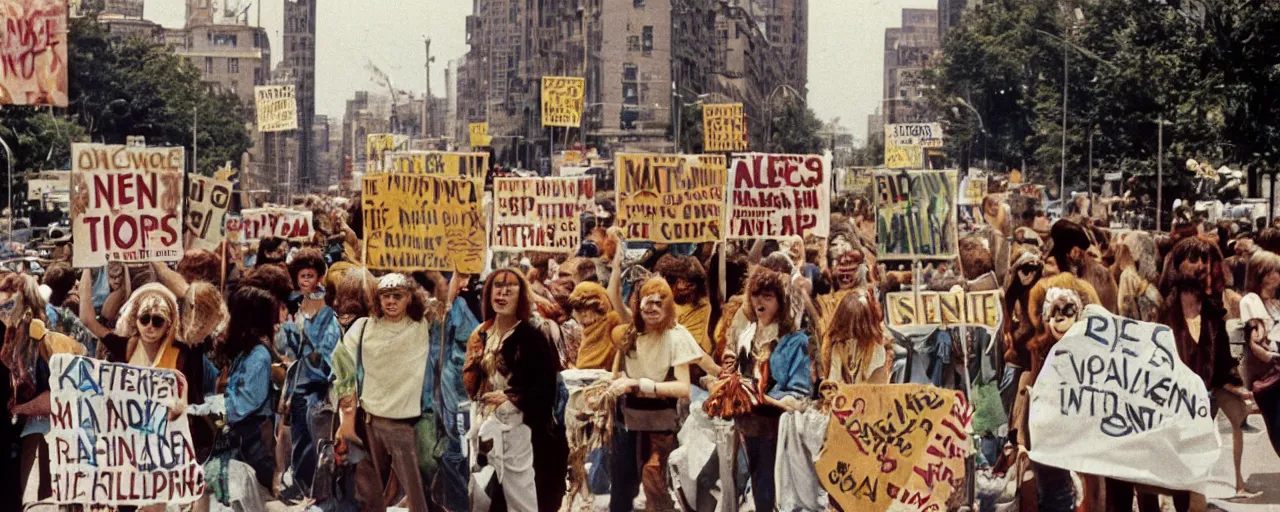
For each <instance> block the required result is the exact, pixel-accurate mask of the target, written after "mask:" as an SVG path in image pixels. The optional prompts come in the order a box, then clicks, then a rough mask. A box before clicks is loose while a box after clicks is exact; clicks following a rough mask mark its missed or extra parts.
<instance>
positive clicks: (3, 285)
mask: <svg viewBox="0 0 1280 512" xmlns="http://www.w3.org/2000/svg"><path fill="white" fill-rule="evenodd" d="M0 292H6V293H10V294H13V295H14V296H15V297H14V300H16V301H17V302H18V303H17V304H16V305H14V311H13V312H12V313H11V314H10V315H9V317H8V318H7V319H5V323H6V325H5V327H6V329H5V333H4V346H3V347H0V360H2V361H3V362H4V364H5V366H7V367H9V380H10V385H12V386H13V391H14V392H13V394H12V395H10V396H9V407H10V408H12V407H13V406H14V405H16V404H18V403H20V402H21V401H26V400H30V399H31V398H34V396H35V390H36V386H35V380H34V379H35V363H36V360H37V359H38V358H39V357H40V342H39V340H33V339H31V336H30V325H31V321H32V320H33V319H35V320H40V321H42V322H44V323H45V325H48V324H49V320H48V318H47V317H45V314H44V298H42V297H41V296H40V284H39V283H38V282H37V281H36V278H34V277H31V276H30V275H27V274H18V273H10V274H8V275H5V276H4V277H3V278H2V279H0ZM85 300H88V299H85Z"/></svg>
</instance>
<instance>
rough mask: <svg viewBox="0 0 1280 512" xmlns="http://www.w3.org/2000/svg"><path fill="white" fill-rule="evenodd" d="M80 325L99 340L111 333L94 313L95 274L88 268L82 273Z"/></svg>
mask: <svg viewBox="0 0 1280 512" xmlns="http://www.w3.org/2000/svg"><path fill="white" fill-rule="evenodd" d="M80 323H82V324H84V328H85V329H88V330H89V332H90V333H93V335H94V336H96V337H97V338H98V339H102V338H103V337H104V336H106V335H107V334H108V333H110V332H111V330H110V329H107V328H106V327H105V326H103V325H102V323H100V322H98V315H97V314H95V313H94V311H93V272H91V271H90V270H89V269H87V268H86V269H84V271H83V272H81V273H80Z"/></svg>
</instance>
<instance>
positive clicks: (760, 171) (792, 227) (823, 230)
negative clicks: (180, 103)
mask: <svg viewBox="0 0 1280 512" xmlns="http://www.w3.org/2000/svg"><path fill="white" fill-rule="evenodd" d="M730 169H731V171H732V175H731V176H730V182H729V199H730V204H729V238H735V239H751V238H774V239H778V238H790V237H795V236H808V235H814V236H820V237H825V236H827V234H828V232H829V231H830V225H831V185H830V184H831V159H830V158H827V157H823V156H818V155H777V154H765V153H747V154H739V155H734V157H733V161H732V162H731V165H730Z"/></svg>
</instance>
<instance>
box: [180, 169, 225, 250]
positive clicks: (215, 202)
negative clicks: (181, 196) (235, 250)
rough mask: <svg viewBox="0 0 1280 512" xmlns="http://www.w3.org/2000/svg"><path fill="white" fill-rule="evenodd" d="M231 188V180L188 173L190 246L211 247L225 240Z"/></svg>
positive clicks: (188, 229) (211, 248) (209, 248)
mask: <svg viewBox="0 0 1280 512" xmlns="http://www.w3.org/2000/svg"><path fill="white" fill-rule="evenodd" d="M231 188H232V184H231V182H230V181H223V180H218V179H215V178H210V177H207V176H198V175H191V176H188V178H187V225H186V228H187V233H188V234H190V235H191V240H190V241H191V246H190V247H188V249H206V250H210V251H212V250H215V249H217V247H218V244H220V243H222V239H223V238H224V235H223V226H224V221H225V218H226V216H227V208H229V207H230V206H231Z"/></svg>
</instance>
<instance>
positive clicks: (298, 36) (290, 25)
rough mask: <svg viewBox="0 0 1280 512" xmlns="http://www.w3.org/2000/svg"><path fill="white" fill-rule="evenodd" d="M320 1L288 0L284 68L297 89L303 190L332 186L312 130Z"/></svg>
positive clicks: (297, 171) (298, 169) (295, 138)
mask: <svg viewBox="0 0 1280 512" xmlns="http://www.w3.org/2000/svg"><path fill="white" fill-rule="evenodd" d="M315 15H316V0H284V41H283V43H282V44H283V49H282V51H283V52H284V60H283V61H281V63H280V68H281V69H283V70H285V74H286V75H287V76H289V77H291V79H292V82H290V83H292V84H294V85H295V86H296V87H297V98H298V129H297V131H294V132H292V133H291V134H290V138H291V139H292V140H291V142H292V143H293V145H295V146H296V147H297V151H296V157H295V158H294V160H293V161H294V162H295V163H294V176H296V177H297V180H298V181H297V182H298V186H299V190H302V191H309V190H312V189H323V188H325V187H328V186H329V185H331V183H327V182H326V181H325V178H323V177H321V176H319V175H318V174H317V172H316V152H315V150H314V147H315V141H314V140H312V139H313V134H312V127H313V126H314V125H315V116H316V16H315Z"/></svg>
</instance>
